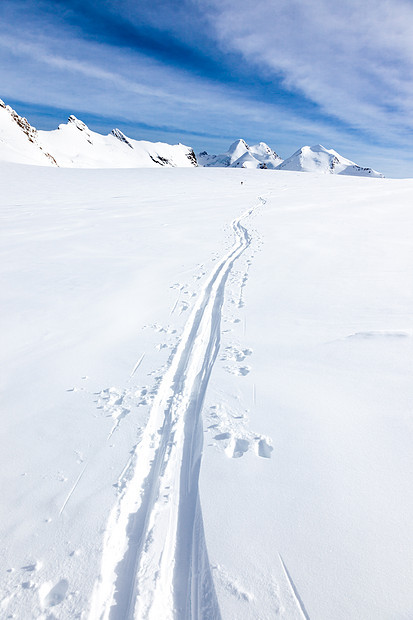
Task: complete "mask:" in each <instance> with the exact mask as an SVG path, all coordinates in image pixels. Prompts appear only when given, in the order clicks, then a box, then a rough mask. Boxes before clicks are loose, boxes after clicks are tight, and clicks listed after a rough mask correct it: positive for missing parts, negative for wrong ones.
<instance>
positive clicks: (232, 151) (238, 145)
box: [198, 139, 282, 168]
mask: <svg viewBox="0 0 413 620" xmlns="http://www.w3.org/2000/svg"><path fill="white" fill-rule="evenodd" d="M198 162H199V164H200V165H201V166H206V167H214V168H227V167H231V168H276V167H277V166H278V165H279V164H280V163H281V162H282V159H281V157H279V156H278V155H277V153H276V152H275V151H273V150H272V149H271V148H270V147H269V146H268V144H265V142H260V143H259V144H255V145H253V146H249V145H248V144H247V143H246V142H245V140H242V139H239V140H236V141H235V142H233V143H232V144H231V146H230V147H229V149H228V151H227V152H226V153H222V154H221V155H209V154H208V153H207V152H206V151H203V152H202V153H199V155H198Z"/></svg>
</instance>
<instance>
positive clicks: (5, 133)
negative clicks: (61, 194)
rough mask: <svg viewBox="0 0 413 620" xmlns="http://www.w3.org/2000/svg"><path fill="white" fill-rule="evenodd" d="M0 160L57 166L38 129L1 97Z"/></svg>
mask: <svg viewBox="0 0 413 620" xmlns="http://www.w3.org/2000/svg"><path fill="white" fill-rule="evenodd" d="M0 161H9V162H13V163H19V164H37V165H39V166H56V165H57V164H56V160H55V159H54V157H53V156H52V155H50V153H48V152H47V151H45V150H44V149H43V146H42V145H41V144H40V142H39V135H38V131H37V130H36V129H35V128H34V127H32V126H31V125H30V123H29V122H28V120H27V119H26V118H23V117H22V116H19V115H18V114H17V112H15V111H14V110H13V109H12V108H11V107H10V106H8V105H6V104H5V103H4V102H3V101H2V100H1V99H0Z"/></svg>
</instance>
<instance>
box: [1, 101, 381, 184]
mask: <svg viewBox="0 0 413 620" xmlns="http://www.w3.org/2000/svg"><path fill="white" fill-rule="evenodd" d="M0 161H10V162H14V163H23V164H32V165H40V166H56V167H63V168H148V167H149V168H151V167H158V166H166V167H196V166H198V165H199V166H202V167H207V168H209V167H212V168H227V167H230V168H244V169H245V168H250V169H254V168H261V169H271V170H286V171H295V172H313V173H318V174H341V175H351V176H364V177H376V178H379V177H383V176H384V175H383V174H381V173H380V172H377V171H376V170H373V169H372V168H369V167H363V166H359V165H358V164H356V163H355V162H353V161H351V160H349V159H347V158H345V157H343V156H342V155H340V154H339V153H337V151H334V150H333V149H326V148H325V147H324V146H322V145H321V144H317V145H315V146H312V147H310V146H303V147H301V148H300V149H298V151H296V152H295V153H293V155H291V156H290V157H288V158H287V159H285V160H283V159H282V158H281V157H280V156H279V155H278V154H277V153H276V152H275V151H274V150H273V149H271V148H270V147H269V146H268V144H266V143H265V142H259V143H258V144H254V145H251V146H250V145H248V144H247V143H246V141H245V140H243V139H242V138H239V139H238V140H235V141H234V142H233V143H232V144H231V145H230V146H229V148H228V150H227V151H225V152H224V153H221V154H218V155H211V154H208V153H207V152H206V151H202V152H200V153H199V154H198V156H196V155H195V152H194V150H193V149H192V147H190V146H186V145H184V144H181V143H179V144H173V145H171V144H167V143H164V142H149V141H146V140H135V139H133V138H129V137H128V136H126V135H125V134H124V133H123V132H122V131H121V130H120V129H117V128H115V129H112V131H111V132H110V133H109V134H107V135H103V134H100V133H97V132H95V131H92V130H91V129H90V128H89V127H88V126H87V125H86V124H85V123H84V122H83V121H81V120H80V119H78V118H77V117H76V116H74V115H73V114H71V115H70V116H69V118H68V120H67V122H66V123H62V124H60V125H59V126H58V127H57V129H53V130H50V131H45V130H37V129H36V128H35V127H33V126H32V125H30V123H29V121H28V120H27V119H26V118H25V117H23V116H20V115H19V114H18V113H17V112H16V111H15V110H13V108H11V107H10V106H8V105H6V104H5V103H4V102H3V101H2V100H1V99H0Z"/></svg>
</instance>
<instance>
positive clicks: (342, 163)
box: [277, 144, 384, 177]
mask: <svg viewBox="0 0 413 620" xmlns="http://www.w3.org/2000/svg"><path fill="white" fill-rule="evenodd" d="M277 169H278V170H295V171H298V172H318V173H321V174H347V175H351V176H362V177H383V176H384V175H383V174H381V173H380V172H377V171H376V170H373V169H372V168H363V167H362V166H358V165H357V164H355V163H354V162H353V161H350V159H346V158H345V157H343V156H342V155H339V153H337V152H336V151H334V150H333V149H330V150H328V149H326V148H324V146H322V145H321V144H316V145H315V146H303V147H302V148H301V149H299V150H298V151H296V152H295V153H294V154H293V155H291V157H289V158H288V159H286V160H285V161H283V162H282V163H281V164H280V165H279V166H278V168H277Z"/></svg>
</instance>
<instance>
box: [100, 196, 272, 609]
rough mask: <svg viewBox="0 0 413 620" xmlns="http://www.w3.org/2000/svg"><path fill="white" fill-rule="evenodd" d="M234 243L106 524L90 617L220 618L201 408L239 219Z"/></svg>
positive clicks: (238, 243) (207, 289) (181, 347)
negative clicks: (207, 522) (207, 531)
mask: <svg viewBox="0 0 413 620" xmlns="http://www.w3.org/2000/svg"><path fill="white" fill-rule="evenodd" d="M265 202H266V201H265V200H264V199H263V198H261V197H260V198H259V200H258V204H256V205H255V206H253V207H252V208H250V209H248V210H247V211H246V212H244V213H243V214H242V215H241V216H240V217H238V218H236V219H235V220H234V221H233V222H232V229H233V233H234V239H235V240H234V244H233V245H232V247H231V248H230V250H229V251H228V252H227V254H226V255H224V257H223V258H222V259H221V260H220V261H219V262H218V263H217V265H216V266H215V268H214V270H213V271H212V273H211V275H210V276H209V278H208V280H207V281H206V283H205V284H204V286H203V288H202V289H201V292H200V295H199V297H198V301H197V302H196V304H195V307H194V309H193V311H192V314H191V315H190V317H189V319H188V321H187V323H186V325H185V327H184V331H183V334H182V337H181V340H180V342H179V344H178V346H177V348H176V351H175V353H174V355H173V357H172V359H171V362H170V366H169V367H168V369H167V370H166V372H165V374H164V376H163V378H162V381H161V383H160V386H159V389H158V392H157V394H156V397H155V400H154V402H153V405H152V408H151V412H150V415H149V419H148V423H147V425H146V427H145V429H144V432H143V435H142V439H141V441H140V443H139V445H138V446H137V449H136V451H135V454H134V456H133V458H132V460H131V462H130V465H129V466H127V467H126V471H125V474H124V476H125V478H126V483H125V485H124V487H123V490H122V493H121V494H120V496H119V499H118V501H117V503H116V504H115V506H114V508H113V510H112V512H111V514H110V517H109V520H108V524H107V528H106V532H105V537H104V542H103V553H102V563H101V573H100V577H99V579H98V580H97V582H96V584H95V587H94V591H93V595H92V601H91V608H90V614H89V618H90V620H97V619H99V620H101V619H104V620H106V619H109V620H126V619H131V618H133V619H135V620H143V619H144V618H145V619H147V620H159V619H160V618H162V619H163V620H174V619H177V618H179V620H195V619H197V620H200V619H205V620H219V619H220V618H221V614H220V610H219V606H218V602H217V598H216V594H215V588H214V584H213V579H212V574H211V569H210V565H209V559H208V553H207V548H206V543H205V536H204V529H203V520H202V512H201V506H200V500H199V489H198V479H199V471H200V465H201V458H202V446H203V428H202V406H203V402H204V398H205V393H206V389H207V386H208V381H209V377H210V374H211V371H212V368H213V365H214V363H215V360H216V358H217V354H218V350H219V345H220V326H221V310H222V305H223V301H224V295H225V285H226V282H227V279H228V276H229V273H230V272H231V269H232V267H233V264H234V262H235V261H236V260H237V259H238V258H239V257H240V256H241V254H243V252H244V251H245V250H246V249H247V248H248V247H249V245H250V244H251V236H250V234H249V232H248V230H247V229H246V228H245V227H244V226H243V225H242V224H241V221H242V220H243V219H244V218H246V217H248V216H250V215H251V214H252V213H253V212H254V210H255V209H256V208H257V207H258V206H260V205H262V204H265Z"/></svg>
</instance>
